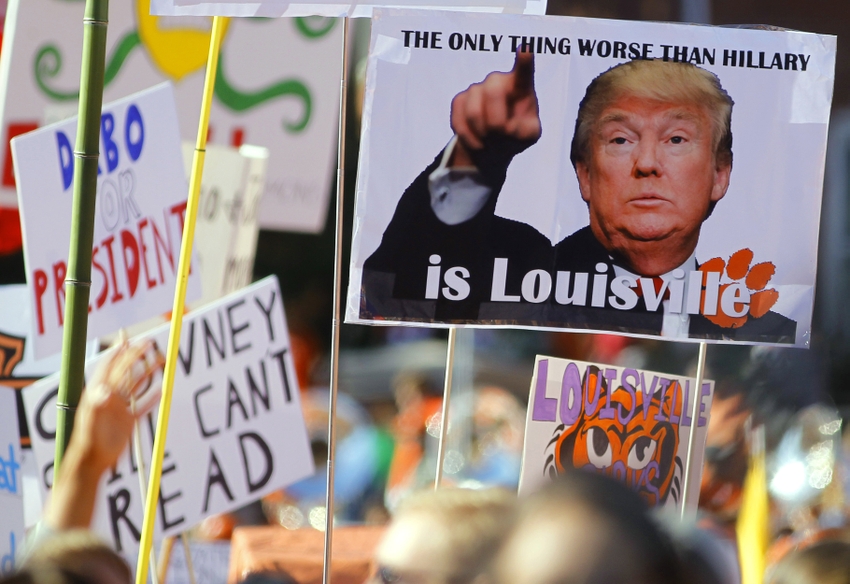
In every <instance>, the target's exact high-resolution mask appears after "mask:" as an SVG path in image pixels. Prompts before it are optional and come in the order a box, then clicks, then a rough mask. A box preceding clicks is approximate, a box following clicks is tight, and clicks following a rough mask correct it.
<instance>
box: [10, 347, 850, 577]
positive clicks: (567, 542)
mask: <svg viewBox="0 0 850 584" xmlns="http://www.w3.org/2000/svg"><path fill="white" fill-rule="evenodd" d="M553 340H554V342H553V343H552V344H551V346H550V347H549V348H548V349H549V350H550V351H551V352H552V353H556V354H560V355H562V356H566V357H570V358H575V359H582V360H587V361H595V362H599V363H609V364H617V365H624V366H630V367H639V368H663V367H664V366H665V365H666V366H667V368H668V369H670V368H673V367H674V365H672V364H673V363H680V364H681V363H688V365H685V366H682V365H679V366H680V367H684V368H683V369H682V370H681V371H677V372H676V373H681V374H686V373H691V374H692V373H693V371H692V370H693V368H694V367H695V361H694V359H693V358H692V357H695V355H694V356H689V355H683V354H678V353H677V354H674V355H670V354H665V351H669V350H674V351H681V350H682V349H681V348H679V347H677V346H675V345H672V344H669V343H666V344H665V343H662V342H649V341H647V342H643V341H634V340H629V339H624V338H621V337H612V336H599V335H594V336H591V335H582V336H575V337H572V336H569V335H558V336H556V337H553ZM294 347H295V348H296V352H297V353H298V354H297V355H296V357H297V360H298V362H299V367H298V370H299V372H300V374H301V375H302V379H301V381H302V387H307V388H309V387H310V381H311V377H310V376H311V375H313V372H312V370H313V368H312V367H311V365H310V360H311V359H312V357H311V355H310V353H309V351H304V350H303V349H301V350H299V349H298V347H299V344H298V343H297V342H296V343H294ZM531 350H532V351H538V350H540V348H539V347H532V348H531ZM161 364H162V359H161V356H160V355H158V354H156V352H155V348H153V347H152V346H150V345H140V346H134V345H130V344H128V343H127V342H126V341H122V342H121V343H120V345H119V346H118V347H117V349H115V350H114V353H113V357H112V358H110V359H107V360H105V363H104V364H103V365H102V366H101V369H100V370H99V372H98V374H97V375H95V376H94V378H93V379H92V380H91V381H90V383H89V386H88V387H87V389H86V391H85V392H84V393H83V399H82V401H81V404H80V409H79V412H78V414H77V423H76V425H75V429H74V434H73V436H72V440H71V443H70V445H69V447H68V451H67V454H66V457H65V459H64V461H63V463H62V466H61V467H60V468H61V470H60V473H59V474H58V476H57V481H56V485H55V487H54V492H53V497H52V500H51V501H50V503H49V504H48V506H47V508H46V509H45V512H44V516H43V519H42V520H41V522H40V523H39V525H38V526H37V527H36V528H35V529H34V530H33V532H31V533H30V536H29V539H28V542H27V545H26V547H25V550H24V551H23V552H22V560H23V562H22V563H21V568H20V570H19V572H18V573H17V574H16V575H14V576H11V577H10V578H8V579H7V580H4V581H3V582H34V583H36V582H37V583H41V582H51V583H52V582H57V583H62V582H74V583H83V582H94V583H111V582H130V581H131V570H130V568H129V566H128V565H127V564H126V563H125V561H124V560H123V559H121V558H120V557H119V556H117V555H116V554H114V553H113V552H112V551H111V550H110V549H109V548H108V547H107V546H105V545H104V544H103V543H101V542H100V541H99V540H97V538H96V537H94V536H93V535H92V534H91V533H89V532H88V531H86V528H87V527H88V526H89V523H90V521H91V513H92V509H93V505H94V500H95V493H96V490H97V483H98V481H99V479H100V476H101V475H102V474H103V473H104V472H106V470H107V469H108V468H109V467H110V466H111V465H113V464H114V463H115V460H117V457H118V455H119V454H120V452H121V450H122V449H123V447H120V446H121V445H125V444H127V442H128V440H129V438H130V432H131V430H132V425H133V421H134V420H135V419H136V418H137V417H138V416H139V415H141V414H143V413H144V412H145V411H147V409H148V408H149V407H151V405H152V404H153V402H152V398H150V397H149V398H148V399H146V400H145V403H137V402H136V400H135V399H134V396H135V394H136V392H138V390H139V388H140V387H143V386H144V387H147V385H149V382H150V377H151V376H152V374H153V372H154V371H155V370H156V369H157V368H158V367H161ZM707 368H708V372H707V376H708V377H709V378H712V379H714V380H715V395H714V400H713V403H712V407H711V417H710V422H709V427H708V432H707V444H706V452H705V462H704V468H703V472H702V485H701V489H700V496H699V511H698V513H697V516H696V518H695V519H694V520H687V521H684V522H683V521H681V519H680V517H679V516H678V515H676V516H673V515H671V514H670V513H669V512H665V511H663V510H658V509H649V508H647V507H646V504H645V502H644V500H643V499H642V498H641V497H640V496H639V495H638V494H637V493H636V492H634V491H633V490H631V489H629V488H628V487H626V486H624V485H622V484H621V483H618V482H615V481H613V480H611V479H610V478H608V477H607V476H603V475H597V474H590V473H587V472H582V471H573V472H567V473H566V474H565V475H563V476H560V477H558V478H557V479H556V480H553V481H552V482H551V483H550V484H549V485H548V486H546V487H545V488H543V489H540V490H538V491H536V492H534V493H533V494H531V495H530V496H523V497H519V498H517V496H516V495H515V493H516V489H517V484H518V479H519V472H520V460H521V450H522V443H523V432H524V420H525V404H524V403H523V400H522V397H521V396H520V395H518V393H517V392H514V391H511V390H510V389H506V388H503V387H498V386H495V385H491V384H478V385H474V387H472V388H471V391H470V392H468V393H466V394H463V393H462V392H461V395H460V396H459V397H458V398H457V400H456V401H455V400H453V409H452V413H451V414H450V420H449V436H451V437H452V438H451V439H450V440H449V442H448V444H449V448H448V453H447V455H446V458H445V462H444V465H445V466H444V479H443V483H442V485H441V488H440V489H439V490H434V474H435V469H436V446H437V441H438V437H439V435H440V427H441V401H442V400H441V394H442V387H441V386H440V385H439V383H437V382H435V380H434V379H433V378H432V377H430V376H429V375H427V374H426V373H423V372H421V371H414V370H409V371H407V370H405V371H401V372H400V373H398V374H396V375H395V376H394V377H393V379H392V382H391V385H392V394H391V396H387V397H386V398H385V399H373V400H372V401H367V402H366V403H360V402H358V401H356V400H354V399H352V398H350V397H348V396H346V395H344V394H343V395H342V396H341V400H340V406H339V409H338V433H339V442H338V445H337V451H336V487H335V489H336V499H335V500H336V509H335V519H336V525H339V526H344V525H353V524H364V523H365V524H374V525H386V528H385V531H384V535H383V537H382V539H381V542H380V544H379V545H378V546H377V549H376V550H375V553H374V558H373V561H372V570H371V572H372V577H371V578H372V579H371V581H373V582H382V583H384V584H388V583H399V584H403V583H406V582H409V583H418V582H422V583H429V582H444V583H447V584H448V583H458V584H460V583H467V582H469V583H473V582H474V583H476V584H487V583H488V582H492V583H494V584H499V583H507V582H530V583H538V582H539V583H541V584H544V583H595V582H599V583H602V582H629V583H632V582H633V583H643V582H646V583H667V582H669V583H679V582H681V583H685V582H689V583H690V582H693V583H699V584H702V583H706V584H709V583H710V584H714V583H717V584H736V583H738V582H742V583H743V584H755V583H756V582H767V583H771V584H786V583H795V584H808V583H823V584H832V583H836V584H839V583H850V529H848V519H850V505H848V495H850V457H848V456H847V455H846V454H844V453H846V452H850V448H848V446H850V444H848V437H850V433H848V432H847V430H846V427H845V425H844V424H843V423H842V422H843V421H844V419H845V418H846V412H844V414H845V415H842V412H841V411H839V410H838V409H837V408H836V407H835V406H834V405H833V404H832V403H831V401H830V399H829V396H828V395H827V392H826V390H825V388H826V386H827V380H826V378H825V373H824V371H825V370H826V369H825V367H824V366H823V364H822V362H821V361H820V360H819V355H818V353H817V352H813V351H808V352H806V351H796V350H777V349H765V348H756V349H750V348H741V347H730V348H724V347H712V348H711V351H710V352H709V359H708V362H707ZM473 380H474V376H473ZM151 395H152V396H154V398H153V399H155V393H153V392H151ZM302 401H303V407H304V412H305V418H306V420H307V426H308V430H309V432H310V438H311V443H312V446H313V454H314V458H315V462H316V468H317V472H316V474H315V475H314V476H313V477H310V478H308V479H306V480H303V481H301V482H299V483H297V484H295V485H292V486H290V487H288V488H286V489H285V490H283V491H280V492H277V493H275V494H274V495H272V496H268V497H266V498H264V499H263V500H262V501H258V502H256V503H255V504H253V505H250V506H248V507H246V508H243V509H240V510H238V511H235V512H234V513H231V514H227V515H224V516H217V517H214V518H211V519H209V520H207V521H205V522H204V523H203V524H202V525H200V526H199V527H198V528H196V530H195V533H194V534H193V535H194V537H195V538H198V539H207V540H209V539H228V538H229V537H231V535H232V533H233V530H234V529H235V528H236V527H238V526H240V525H258V524H259V525H277V526H280V528H281V529H284V528H285V529H290V530H294V529H299V528H306V529H319V530H321V529H323V528H324V520H325V519H324V518H325V512H324V511H325V510H324V507H323V505H324V502H325V472H326V465H325V463H326V460H327V455H328V447H327V422H328V420H327V417H328V415H327V391H322V390H320V389H315V388H314V389H307V390H305V391H304V393H303V395H302ZM842 446H844V448H843V449H842ZM758 462H760V463H761V465H762V467H761V468H763V469H764V472H763V474H762V477H761V482H760V483H759V482H756V481H754V479H753V476H754V473H753V468H754V467H755V465H756V463H758ZM754 493H755V495H754ZM759 494H761V495H762V497H761V500H763V501H764V502H765V504H764V506H763V508H762V507H760V506H759V505H758V501H759ZM753 566H755V568H754V569H755V572H753V571H752V570H753ZM753 573H755V574H757V576H755V577H753V575H752V574H753ZM250 579H251V581H254V582H261V581H262V582H293V581H297V580H296V579H294V577H293V576H292V575H290V574H287V573H286V571H285V570H283V569H282V570H280V571H279V572H278V573H274V574H264V575H254V576H251V578H250Z"/></svg>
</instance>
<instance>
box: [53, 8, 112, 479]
mask: <svg viewBox="0 0 850 584" xmlns="http://www.w3.org/2000/svg"><path fill="white" fill-rule="evenodd" d="M108 16H109V0H86V9H85V15H84V16H83V64H82V67H81V69H80V104H79V108H78V110H77V111H78V113H77V140H76V144H75V145H74V199H73V200H74V202H73V205H74V208H73V211H72V212H71V244H70V248H69V251H68V270H67V277H66V278H65V328H64V330H63V331H62V365H61V368H60V374H59V395H58V397H57V400H56V408H57V411H56V454H55V458H54V463H53V464H54V466H53V473H54V474H53V476H55V477H58V476H59V466H60V464H61V463H62V457H63V456H64V455H65V449H66V448H67V447H68V441H69V440H70V439H71V431H72V430H73V429H74V414H75V413H76V411H77V404H78V403H79V402H80V394H82V392H83V383H84V381H85V378H84V373H85V360H86V336H87V333H88V324H89V323H88V319H89V292H90V291H91V250H92V245H93V240H94V210H95V200H96V194H97V159H98V147H99V142H100V113H101V109H102V108H103V74H104V69H105V67H106V65H105V62H106V25H107V21H108Z"/></svg>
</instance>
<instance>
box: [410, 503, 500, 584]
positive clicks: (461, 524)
mask: <svg viewBox="0 0 850 584" xmlns="http://www.w3.org/2000/svg"><path fill="white" fill-rule="evenodd" d="M515 507H516V495H515V494H513V493H510V492H508V491H505V490H503V489H459V488H443V489H440V490H438V491H420V492H417V493H414V494H413V495H411V496H410V497H408V498H407V499H405V500H404V501H402V503H401V504H400V505H399V507H398V509H397V510H396V513H395V517H402V516H409V515H425V516H427V517H429V518H430V519H432V520H434V521H436V522H437V523H439V524H440V525H441V526H442V527H443V528H444V529H443V530H441V531H442V533H434V535H433V537H442V538H444V539H445V541H444V542H443V543H444V544H445V549H446V550H447V551H448V553H449V557H448V558H446V563H445V564H444V566H445V567H446V568H447V569H448V573H449V574H450V578H449V579H450V581H452V582H471V581H472V580H473V579H474V578H475V577H476V576H478V575H479V574H482V573H484V572H485V571H486V569H487V568H488V566H489V564H490V561H491V560H492V558H493V556H494V555H495V553H496V552H497V551H498V549H499V546H500V545H501V543H502V541H503V540H504V539H505V537H506V535H507V534H508V531H509V530H510V528H511V527H512V525H513V521H514V514H515Z"/></svg>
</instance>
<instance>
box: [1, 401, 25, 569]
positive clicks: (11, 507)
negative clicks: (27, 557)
mask: <svg viewBox="0 0 850 584" xmlns="http://www.w3.org/2000/svg"><path fill="white" fill-rule="evenodd" d="M23 541H24V497H23V477H22V476H21V439H20V436H19V435H18V408H17V403H16V400H15V390H12V389H9V388H6V387H0V576H8V575H10V574H12V572H14V570H15V553H16V552H17V550H18V549H20V547H21V544H22V543H23Z"/></svg>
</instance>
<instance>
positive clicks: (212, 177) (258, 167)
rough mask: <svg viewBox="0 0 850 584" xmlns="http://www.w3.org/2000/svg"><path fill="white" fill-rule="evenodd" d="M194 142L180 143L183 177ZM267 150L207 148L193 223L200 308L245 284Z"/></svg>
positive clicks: (254, 242)
mask: <svg viewBox="0 0 850 584" xmlns="http://www.w3.org/2000/svg"><path fill="white" fill-rule="evenodd" d="M194 152H195V149H194V145H192V144H190V143H188V142H184V143H183V162H184V165H185V170H186V176H187V177H188V176H189V173H190V171H191V168H192V158H193V154H194ZM268 157H269V152H268V150H267V149H265V148H261V147H258V146H242V147H241V148H239V149H238V150H237V149H235V148H229V147H227V146H208V147H207V153H206V158H205V162H204V177H203V179H202V181H201V193H200V199H199V201H198V218H197V222H196V223H195V244H194V247H193V249H194V250H195V252H196V254H197V258H198V265H199V266H200V269H201V280H202V286H201V287H202V288H203V295H202V296H201V298H200V300H198V301H197V302H196V303H195V305H197V306H202V305H204V304H206V303H208V302H211V301H213V300H216V299H218V298H221V297H222V296H224V295H225V294H228V293H230V292H233V291H235V290H238V289H239V288H242V287H243V286H247V285H248V284H250V283H251V278H252V276H253V268H254V256H255V255H256V252H257V234H258V228H257V211H258V209H259V205H260V197H262V194H263V188H264V186H265V177H266V167H267V164H268Z"/></svg>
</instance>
